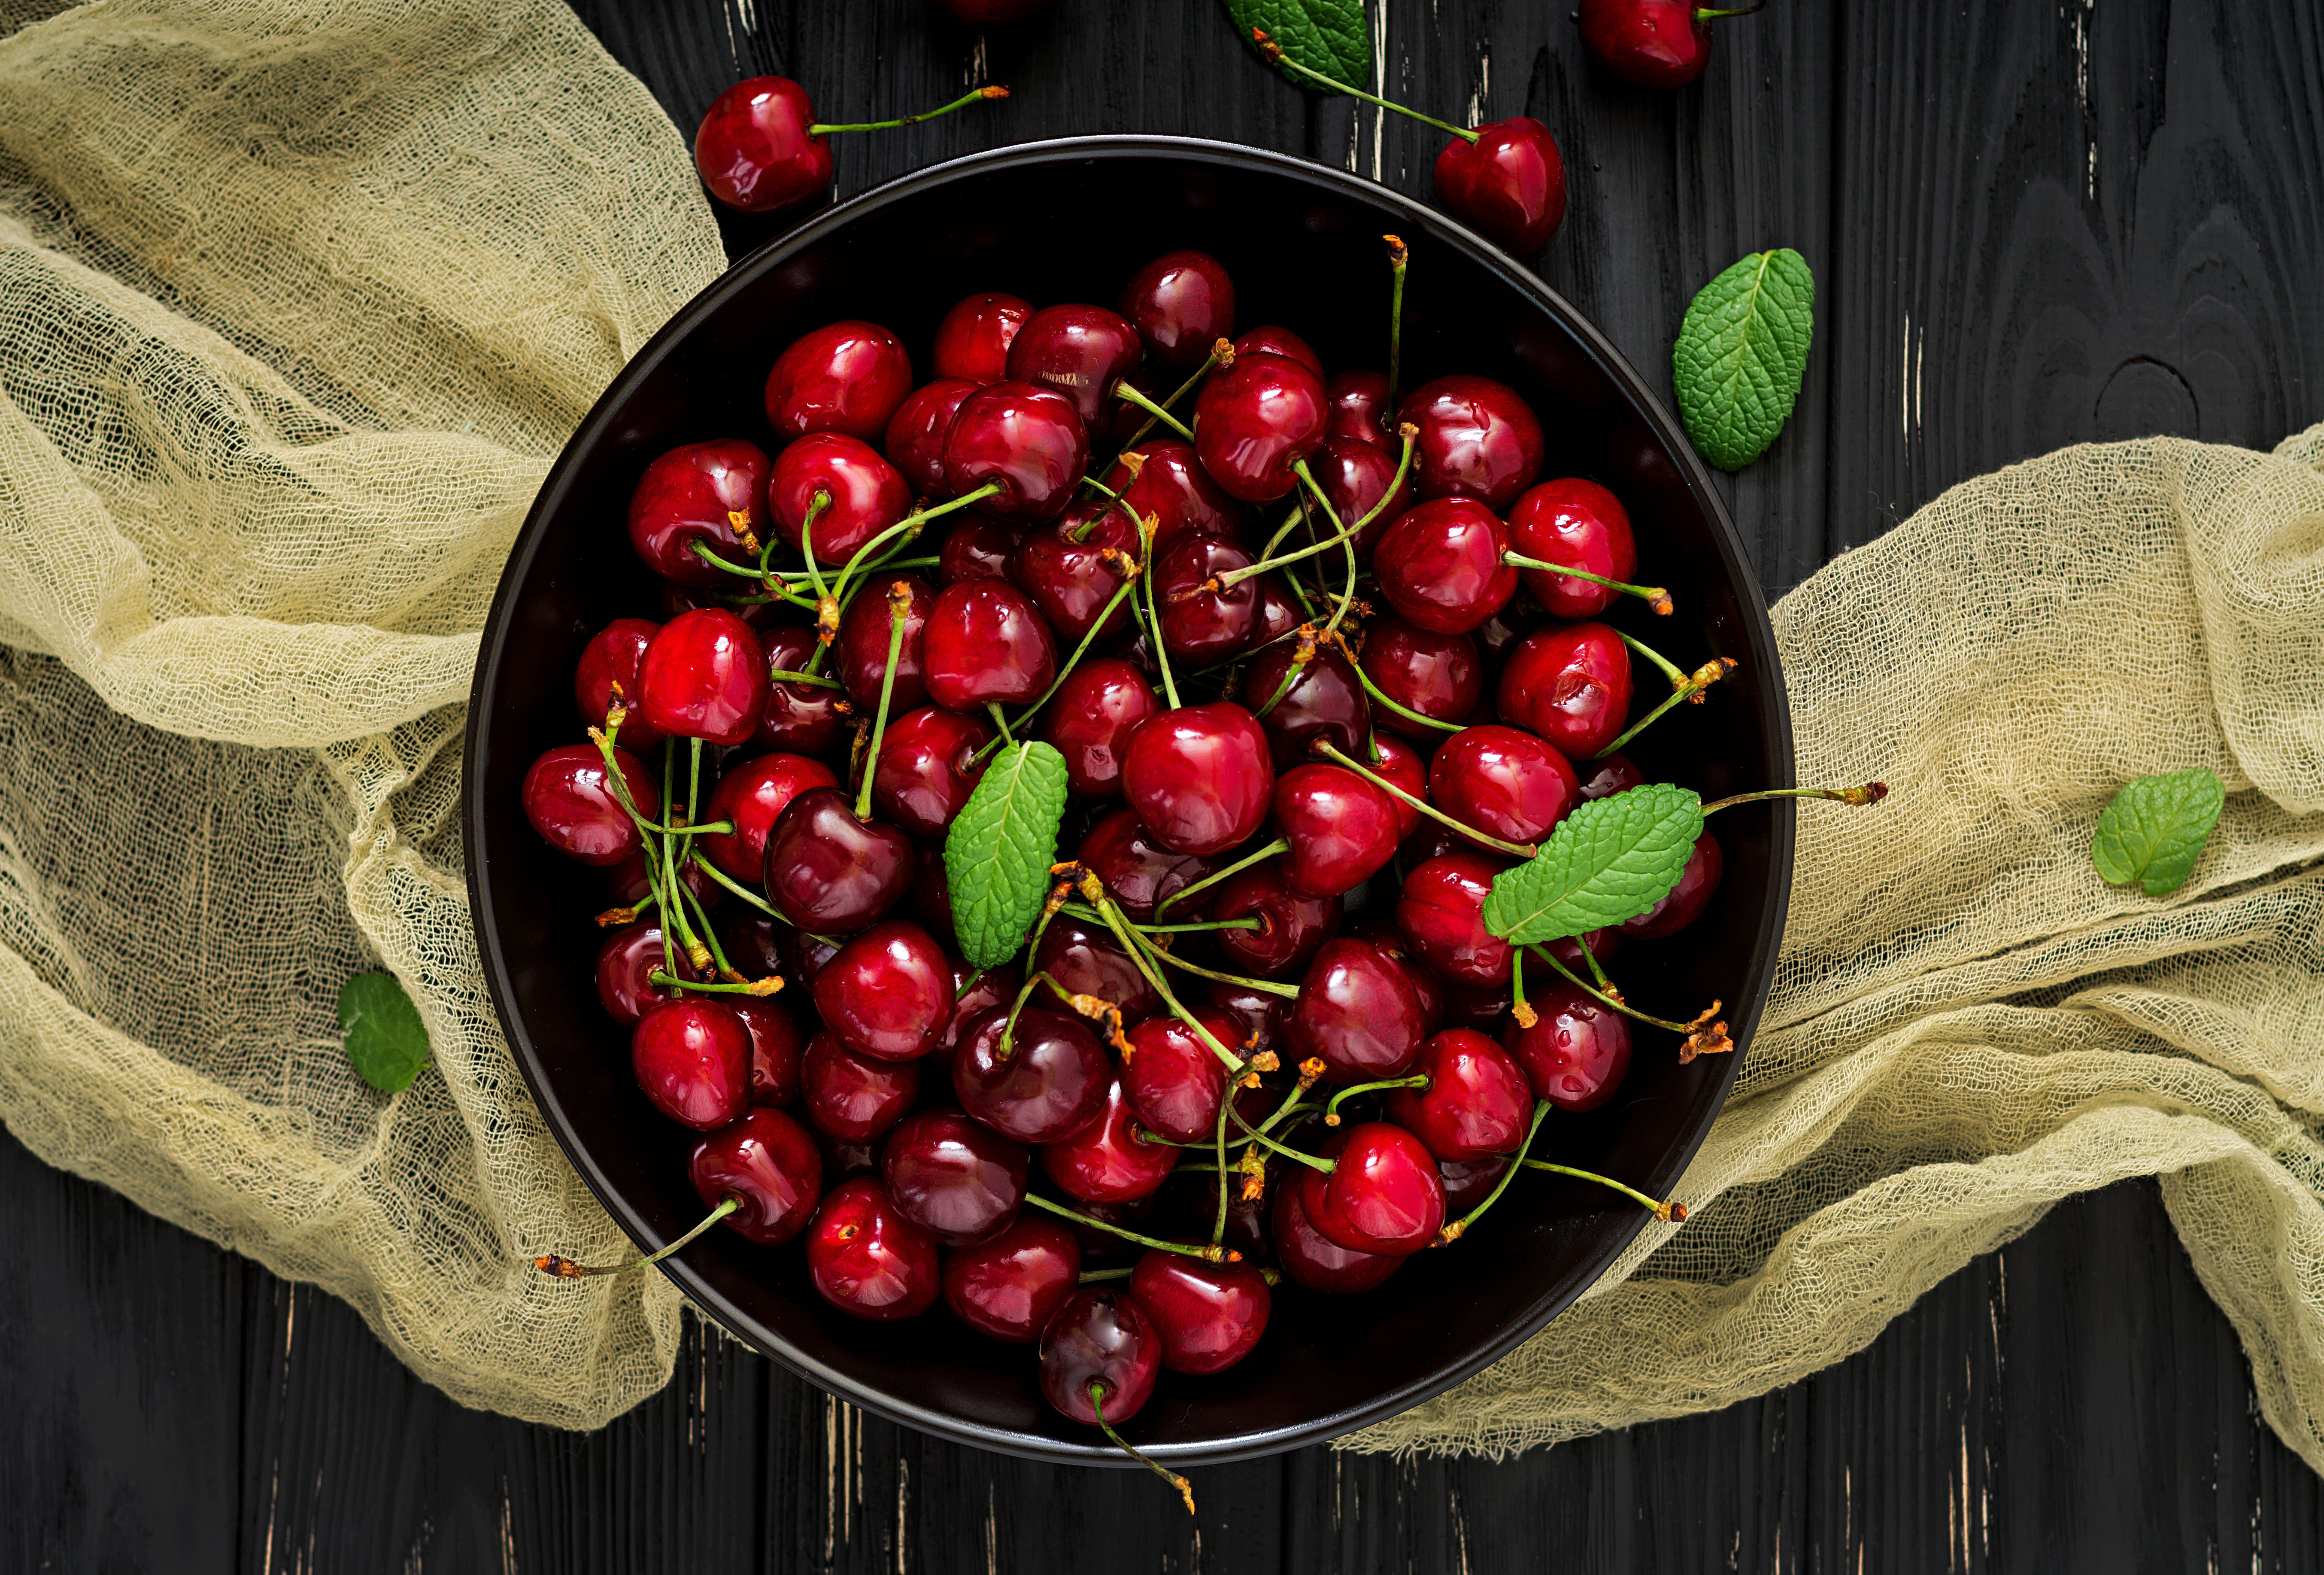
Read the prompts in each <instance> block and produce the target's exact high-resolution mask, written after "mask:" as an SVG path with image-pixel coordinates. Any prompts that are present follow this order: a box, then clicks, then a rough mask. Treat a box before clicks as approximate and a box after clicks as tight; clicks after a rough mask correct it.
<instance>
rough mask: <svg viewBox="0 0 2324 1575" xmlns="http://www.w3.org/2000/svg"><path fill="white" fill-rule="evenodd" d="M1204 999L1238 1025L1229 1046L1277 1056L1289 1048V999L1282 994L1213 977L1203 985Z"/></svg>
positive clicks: (1244, 1050)
mask: <svg viewBox="0 0 2324 1575" xmlns="http://www.w3.org/2000/svg"><path fill="white" fill-rule="evenodd" d="M1203 1002H1204V1003H1205V1004H1206V1005H1213V1006H1216V1007H1217V1008H1218V1009H1219V1010H1220V1011H1222V1012H1224V1013H1225V1014H1227V1015H1229V1016H1231V1017H1232V1018H1233V1019H1234V1020H1235V1022H1236V1023H1237V1024H1239V1025H1240V1031H1239V1033H1238V1034H1237V1037H1236V1041H1235V1042H1234V1043H1233V1044H1231V1045H1229V1046H1228V1047H1227V1048H1229V1049H1230V1050H1236V1051H1241V1052H1244V1053H1248V1054H1250V1055H1262V1054H1265V1053H1266V1052H1268V1051H1270V1050H1271V1051H1274V1052H1276V1055H1277V1058H1278V1059H1280V1058H1281V1057H1283V1055H1284V1053H1285V1052H1286V1051H1287V1050H1288V1049H1289V1048H1290V1039H1289V1035H1290V1032H1291V1003H1290V1002H1289V1001H1287V1000H1285V999H1284V998H1283V997H1282V996H1278V995H1276V994H1274V993H1272V992H1271V991H1268V990H1256V989H1253V988H1251V987H1250V986H1248V985H1234V984H1229V983H1227V982H1226V981H1225V980H1223V979H1212V980H1209V981H1208V982H1206V983H1205V984H1204V985H1203ZM1246 1047H1247V1048H1246ZM1291 1059H1293V1060H1296V1059H1297V1058H1296V1056H1295V1057H1292V1058H1291Z"/></svg>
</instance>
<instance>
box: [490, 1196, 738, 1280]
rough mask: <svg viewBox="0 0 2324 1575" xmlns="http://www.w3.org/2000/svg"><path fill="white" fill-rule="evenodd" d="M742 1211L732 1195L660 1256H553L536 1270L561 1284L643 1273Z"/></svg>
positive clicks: (544, 1258)
mask: <svg viewBox="0 0 2324 1575" xmlns="http://www.w3.org/2000/svg"><path fill="white" fill-rule="evenodd" d="M741 1207H742V1199H740V1198H737V1197H734V1196H733V1195H732V1194H729V1195H728V1196H726V1197H724V1198H721V1199H720V1200H718V1207H717V1208H715V1209H712V1210H711V1211H710V1216H709V1218H706V1219H705V1220H704V1221H703V1222H702V1223H701V1224H699V1225H697V1226H696V1227H695V1228H693V1229H692V1230H689V1231H687V1233H686V1234H685V1235H684V1236H681V1237H678V1239H677V1240H676V1241H674V1242H671V1243H670V1244H669V1246H666V1247H663V1248H662V1249H661V1250H660V1251H659V1252H651V1253H648V1254H647V1255H645V1256H643V1257H641V1258H633V1259H632V1260H631V1261H630V1262H628V1263H626V1264H576V1263H575V1262H574V1261H573V1260H572V1259H571V1258H567V1257H560V1256H558V1255H557V1254H555V1253H549V1254H547V1255H544V1256H541V1257H537V1258H535V1259H533V1260H532V1266H533V1267H534V1268H536V1269H539V1271H540V1272H541V1273H542V1274H547V1275H549V1276H550V1277H551V1278H552V1279H558V1280H582V1279H586V1278H588V1276H590V1275H591V1274H626V1273H627V1272H629V1271H630V1270H632V1269H642V1268H644V1267H645V1266H646V1265H649V1264H658V1263H659V1262H661V1261H662V1259H664V1258H666V1257H668V1256H669V1255H670V1254H672V1253H674V1252H676V1251H678V1249H679V1248H680V1247H683V1246H687V1244H688V1243H690V1242H692V1241H693V1240H694V1239H695V1238H696V1237H699V1236H700V1235H701V1234H702V1233H703V1232H704V1231H705V1230H707V1229H709V1228H711V1227H712V1226H714V1225H715V1224H717V1223H718V1222H719V1221H720V1220H722V1219H724V1218H726V1217H727V1216H728V1215H729V1214H732V1213H733V1212H734V1210H736V1209H740V1208H741Z"/></svg>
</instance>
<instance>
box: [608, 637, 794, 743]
mask: <svg viewBox="0 0 2324 1575" xmlns="http://www.w3.org/2000/svg"><path fill="white" fill-rule="evenodd" d="M767 671H768V669H767V653H766V651H765V649H764V647H762V646H761V645H760V644H759V637H758V635H755V634H752V632H751V625H748V624H746V623H744V622H743V621H742V619H741V618H739V617H737V616H735V615H733V613H730V612H726V611H724V610H723V609H721V608H717V607H698V608H696V609H695V610H694V611H693V612H690V613H680V614H678V616H676V617H674V618H672V619H670V621H669V622H668V623H667V624H664V625H662V626H661V632H660V633H659V634H657V635H655V636H654V637H653V639H652V640H651V641H650V643H649V644H647V646H646V653H645V659H644V660H643V661H642V662H640V663H639V664H638V714H639V716H641V718H644V719H645V723H646V725H647V726H648V727H653V728H656V729H658V730H659V731H660V732H661V733H662V734H664V735H665V736H667V737H672V738H700V739H702V740H704V741H705V743H710V744H745V743H748V742H749V741H750V738H751V735H752V734H753V733H755V732H757V731H758V728H759V723H760V721H761V718H764V717H765V715H766V713H767V685H768V683H769V681H770V680H769V679H768V677H767Z"/></svg>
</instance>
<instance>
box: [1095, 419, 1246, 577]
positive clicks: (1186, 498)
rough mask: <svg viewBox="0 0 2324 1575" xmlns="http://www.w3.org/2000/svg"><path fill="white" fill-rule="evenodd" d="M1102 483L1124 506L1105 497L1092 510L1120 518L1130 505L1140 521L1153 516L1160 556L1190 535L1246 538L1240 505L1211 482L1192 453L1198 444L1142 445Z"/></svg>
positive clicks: (1163, 441)
mask: <svg viewBox="0 0 2324 1575" xmlns="http://www.w3.org/2000/svg"><path fill="white" fill-rule="evenodd" d="M1132 455H1135V456H1137V458H1136V459H1132V458H1131V456H1132ZM1102 479H1103V481H1104V482H1105V484H1106V485H1107V486H1111V488H1113V490H1114V491H1115V492H1117V493H1119V494H1120V495H1121V496H1120V503H1117V502H1115V501H1114V500H1112V499H1111V498H1103V499H1101V500H1100V501H1099V502H1098V503H1096V504H1094V505H1092V506H1093V507H1094V508H1097V509H1101V510H1103V511H1105V512H1106V513H1108V514H1111V515H1112V516H1113V517H1114V518H1116V519H1120V517H1121V505H1123V504H1127V505H1129V506H1130V511H1131V512H1132V513H1134V514H1137V515H1138V517H1139V519H1147V518H1149V517H1150V518H1151V519H1152V520H1153V521H1154V547H1153V550H1154V551H1157V552H1160V551H1165V550H1167V549H1168V548H1169V547H1171V546H1174V545H1176V543H1177V542H1180V541H1181V540H1183V539H1184V538H1185V537H1187V536H1226V537H1230V538H1232V537H1236V536H1240V534H1241V533H1242V528H1243V518H1242V507H1241V505H1239V504H1237V503H1236V502H1235V500H1234V499H1233V498H1232V497H1231V496H1229V495H1228V494H1227V491H1226V489H1225V488H1223V487H1222V486H1220V485H1219V484H1218V483H1217V482H1215V481H1213V480H1212V479H1211V474H1210V472H1209V471H1207V470H1205V469H1203V465H1202V461H1201V459H1198V458H1197V457H1196V455H1195V453H1194V444H1192V443H1189V442H1185V441H1184V440H1181V439H1177V438H1159V439H1156V440H1153V441H1151V442H1147V443H1141V444H1139V446H1138V447H1137V448H1135V449H1130V450H1128V451H1127V452H1125V453H1124V454H1123V455H1122V456H1121V457H1120V459H1116V460H1115V461H1114V462H1113V466H1112V468H1111V469H1109V470H1107V472H1106V473H1105V475H1104V477H1102ZM1122 523H1124V524H1127V523H1128V522H1127V521H1126V520H1124V521H1122ZM1134 544H1135V537H1134V536H1130V537H1126V538H1125V539H1124V540H1121V541H1118V542H1115V543H1114V545H1115V546H1118V547H1131V546H1133V545H1134Z"/></svg>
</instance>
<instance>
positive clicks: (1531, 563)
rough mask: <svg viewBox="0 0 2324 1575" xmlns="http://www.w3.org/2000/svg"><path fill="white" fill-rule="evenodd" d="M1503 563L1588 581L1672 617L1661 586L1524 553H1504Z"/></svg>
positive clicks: (1667, 599)
mask: <svg viewBox="0 0 2324 1575" xmlns="http://www.w3.org/2000/svg"><path fill="white" fill-rule="evenodd" d="M1501 561H1502V562H1504V563H1506V564H1508V565H1509V566H1510V567H1511V568H1513V569H1546V570H1549V571H1550V572H1551V573H1552V574H1554V575H1557V576H1558V577H1559V578H1561V579H1586V580H1588V581H1589V582H1590V583H1591V584H1592V585H1602V586H1604V587H1605V588H1607V589H1608V590H1618V591H1620V592H1622V593H1623V594H1624V595H1625V596H1635V597H1638V598H1642V599H1643V600H1644V601H1645V602H1646V605H1647V606H1648V607H1652V608H1654V610H1655V614H1656V615H1657V616H1661V617H1665V618H1666V617H1668V616H1670V615H1671V608H1672V603H1671V597H1670V592H1668V591H1666V590H1665V589H1664V588H1662V587H1661V586H1659V585H1631V584H1628V583H1627V582H1625V581H1623V580H1619V579H1607V578H1606V577H1605V576H1604V575H1602V574H1592V573H1591V572H1590V571H1589V570H1586V569H1573V568H1570V567H1568V566H1567V565H1565V564H1563V563H1551V562H1548V561H1545V560H1543V559H1539V558H1528V557H1526V555H1525V554H1524V553H1522V552H1504V553H1502V554H1501Z"/></svg>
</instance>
